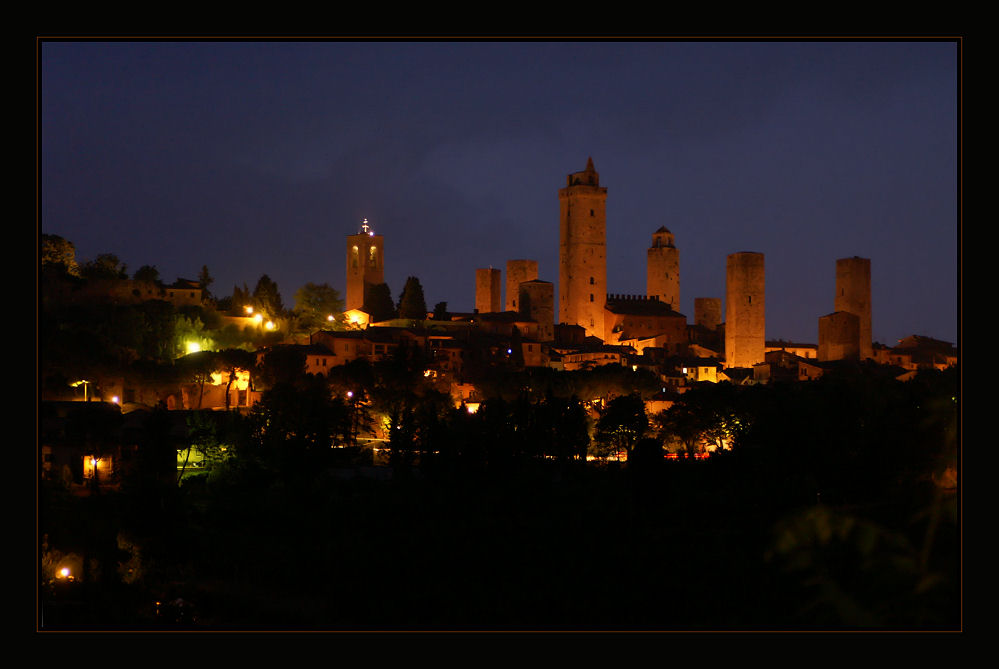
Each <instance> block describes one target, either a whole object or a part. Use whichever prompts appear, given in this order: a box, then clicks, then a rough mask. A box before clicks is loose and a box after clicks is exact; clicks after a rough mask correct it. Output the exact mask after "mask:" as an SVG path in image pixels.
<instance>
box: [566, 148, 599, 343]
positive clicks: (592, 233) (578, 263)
mask: <svg viewBox="0 0 999 669" xmlns="http://www.w3.org/2000/svg"><path fill="white" fill-rule="evenodd" d="M558 201H559V274H558V293H559V295H558V307H559V314H558V317H559V322H560V323H568V324H571V325H579V326H581V327H582V328H583V329H584V330H585V331H586V335H587V336H594V337H601V338H602V337H603V336H604V304H605V303H606V302H607V235H606V228H607V212H606V205H607V189H606V188H605V187H602V186H601V185H600V175H599V174H598V173H597V171H596V170H595V169H594V168H593V159H592V158H590V159H588V160H587V161H586V169H585V170H583V171H582V172H576V173H575V174H570V175H569V176H568V177H567V178H566V187H565V188H562V189H559V192H558Z"/></svg>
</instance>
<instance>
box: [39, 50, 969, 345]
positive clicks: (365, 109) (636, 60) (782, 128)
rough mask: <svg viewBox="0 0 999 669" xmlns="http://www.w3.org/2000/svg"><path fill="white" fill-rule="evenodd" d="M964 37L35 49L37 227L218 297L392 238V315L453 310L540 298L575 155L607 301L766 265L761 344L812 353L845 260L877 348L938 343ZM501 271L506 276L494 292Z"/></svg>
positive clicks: (943, 332)
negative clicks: (661, 272)
mask: <svg viewBox="0 0 999 669" xmlns="http://www.w3.org/2000/svg"><path fill="white" fill-rule="evenodd" d="M958 76H959V69H958V45H957V44H956V43H955V42H953V41H952V42H946V41H924V42H906V41H888V42H845V41H832V42H762V41H745V42H724V41H722V42H712V41H694V42H683V41H657V42H638V41H625V42H582V43H580V42H523V41H518V42H498V43H496V42H476V41H471V42H404V43H391V42H336V41H326V42H302V41H297V42H277V41H263V42H218V41H214V42H49V41H44V42H42V44H41V60H40V87H41V88H40V90H41V108H40V128H41V137H40V139H41V144H40V146H41V149H40V150H41V153H40V159H41V232H44V233H48V234H57V235H60V236H62V237H65V238H66V239H68V240H69V241H71V242H73V243H74V244H75V245H76V251H77V260H78V261H80V262H83V261H86V260H90V259H93V258H94V257H95V256H96V255H97V254H99V253H114V254H116V255H117V256H118V257H119V258H120V259H121V260H122V261H123V262H125V263H126V264H127V266H128V271H129V273H131V272H134V271H135V270H136V269H138V268H139V267H140V266H142V265H146V264H148V265H155V266H156V267H157V268H158V269H159V271H160V275H161V277H162V278H163V279H164V280H165V281H167V282H172V281H173V280H174V279H175V278H177V277H184V278H190V279H195V278H197V275H198V272H199V271H200V269H201V267H202V265H207V266H208V268H209V271H210V272H211V274H212V275H213V276H214V277H215V283H214V284H213V285H212V287H211V288H212V291H213V293H215V294H216V295H220V296H221V295H229V294H231V292H232V288H233V286H234V285H235V284H239V285H242V284H243V283H246V284H247V285H248V286H249V288H250V289H251V290H252V288H253V287H254V285H255V283H256V281H257V279H258V278H259V277H260V275H261V274H265V273H266V274H268V275H269V276H270V277H271V278H272V279H274V280H275V281H276V282H277V284H278V286H279V288H280V290H281V293H282V296H283V298H284V302H285V305H286V306H288V307H291V306H294V293H295V291H296V290H297V289H298V288H299V287H301V286H302V285H303V284H304V283H306V282H309V281H311V282H316V283H324V282H325V283H329V284H330V285H332V286H334V287H335V288H337V289H338V290H340V291H341V294H343V293H344V292H345V290H344V289H345V285H344V281H345V268H344V260H345V236H346V235H348V234H353V233H354V232H356V231H357V230H358V228H359V226H360V224H361V220H362V219H364V218H367V219H368V221H369V223H370V224H371V225H372V226H373V228H374V229H375V231H376V232H378V233H380V234H383V235H384V236H385V259H386V277H385V278H386V281H387V283H388V284H389V286H390V288H391V290H392V295H393V298H394V299H398V296H399V291H400V290H401V289H402V287H403V284H404V283H405V280H406V277H408V276H417V277H419V279H420V281H421V283H422V284H423V287H424V292H425V295H426V300H427V305H428V307H429V308H431V309H432V308H433V306H434V304H435V303H437V302H440V301H446V302H447V303H448V307H449V308H450V309H451V310H452V311H471V310H472V307H473V306H474V297H475V269H476V268H479V267H489V266H493V267H499V268H502V269H504V270H505V265H506V261H507V260H508V259H512V258H531V259H536V260H537V261H538V263H539V274H540V276H539V278H541V279H543V280H547V281H551V282H553V283H556V284H557V282H558V243H559V230H558V215H559V208H558V193H557V191H558V189H559V188H562V187H563V186H565V179H566V175H567V174H569V173H571V172H577V171H581V170H583V168H584V167H585V166H586V160H587V158H588V157H592V158H593V161H594V165H595V167H596V170H597V171H598V172H599V173H600V181H601V185H603V186H606V187H607V189H608V197H607V277H608V291H609V292H612V293H644V292H645V257H646V249H647V248H648V247H649V245H650V243H651V240H652V233H653V232H654V231H655V230H656V229H657V228H659V227H660V226H666V227H667V228H668V229H669V230H670V231H672V232H673V234H674V235H675V237H676V245H677V247H678V248H679V251H680V277H681V278H680V298H681V308H680V311H681V312H682V313H684V314H685V315H687V317H688V320H689V321H690V322H692V321H693V316H694V308H693V305H694V298H695V297H721V298H724V291H725V258H726V256H727V255H728V254H730V253H734V252H737V251H756V252H761V253H764V254H765V256H766V286H767V294H766V320H767V332H766V335H767V338H768V339H775V338H784V339H790V340H793V341H800V342H811V343H817V341H818V318H819V317H820V316H823V315H825V314H828V313H830V312H832V311H833V293H834V285H835V262H836V259H837V258H843V257H849V256H854V255H857V256H861V257H866V258H870V259H871V274H872V277H871V278H872V303H873V335H874V339H875V340H876V341H880V342H882V343H884V344H887V345H894V344H895V343H896V341H897V340H898V339H900V338H902V337H905V336H908V335H910V334H921V335H927V336H931V337H936V338H939V339H944V340H946V341H950V342H955V343H956V342H957V336H958V313H957V304H958V283H957V277H958V240H959V237H958V235H959V227H958V217H957V203H958V199H957V193H958V180H957V170H958V161H957V153H958V121H959V119H958ZM504 280H505V276H504Z"/></svg>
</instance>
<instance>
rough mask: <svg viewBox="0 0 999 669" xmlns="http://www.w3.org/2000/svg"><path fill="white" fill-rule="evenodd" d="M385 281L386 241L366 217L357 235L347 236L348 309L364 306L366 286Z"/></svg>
mask: <svg viewBox="0 0 999 669" xmlns="http://www.w3.org/2000/svg"><path fill="white" fill-rule="evenodd" d="M380 283H385V256H384V241H383V239H382V236H381V235H376V234H375V231H374V230H372V229H371V228H370V227H369V226H368V221H367V219H365V221H364V223H363V225H361V230H360V231H359V232H358V233H357V234H356V235H348V236H347V301H346V310H347V311H349V310H351V309H360V308H361V307H363V306H364V295H365V286H375V285H378V284H380Z"/></svg>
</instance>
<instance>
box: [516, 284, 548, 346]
mask: <svg viewBox="0 0 999 669" xmlns="http://www.w3.org/2000/svg"><path fill="white" fill-rule="evenodd" d="M518 296H519V297H518V299H517V304H519V305H520V307H519V310H520V313H521V315H522V316H526V317H527V318H529V319H531V320H532V321H535V322H537V324H538V341H551V340H553V339H554V338H555V286H553V285H552V283H551V282H550V281H539V280H537V279H534V280H532V281H524V282H523V283H521V284H520V286H519V287H518Z"/></svg>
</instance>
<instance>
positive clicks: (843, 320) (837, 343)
mask: <svg viewBox="0 0 999 669" xmlns="http://www.w3.org/2000/svg"><path fill="white" fill-rule="evenodd" d="M859 357H860V319H859V318H858V317H857V315H856V314H851V313H850V312H849V311H836V312H833V313H831V314H828V315H826V316H822V317H821V318H819V350H818V359H819V361H820V362H826V361H830V360H857V359H858V358H859Z"/></svg>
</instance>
